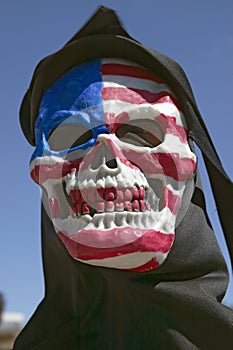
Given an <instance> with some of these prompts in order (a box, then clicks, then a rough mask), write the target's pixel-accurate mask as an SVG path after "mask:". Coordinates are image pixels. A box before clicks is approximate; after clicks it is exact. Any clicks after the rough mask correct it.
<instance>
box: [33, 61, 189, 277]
mask: <svg viewBox="0 0 233 350" xmlns="http://www.w3.org/2000/svg"><path fill="white" fill-rule="evenodd" d="M35 133H36V149H35V151H34V153H33V155H32V158H31V163H30V171H31V177H32V179H33V180H34V181H35V182H36V183H38V184H39V185H40V186H41V187H42V188H43V189H44V190H45V192H46V194H47V195H46V196H47V197H46V201H47V203H45V207H47V208H48V211H49V215H50V217H51V220H52V222H53V225H54V228H55V231H56V233H57V235H58V236H59V238H60V239H61V241H62V242H63V243H64V245H65V247H66V248H67V250H68V252H69V253H70V255H71V256H72V257H73V258H74V259H77V260H80V261H82V262H84V263H87V264H92V265H98V266H105V267H110V268H118V269H126V270H131V271H142V272H143V271H148V270H151V269H156V268H158V267H159V266H160V265H161V264H162V263H163V262H164V260H165V259H166V257H167V255H168V253H169V251H170V250H171V248H172V244H173V242H174V238H175V227H176V226H177V225H178V224H179V222H180V221H181V220H182V218H183V216H184V215H185V213H186V209H187V207H188V204H189V201H190V199H191V196H192V189H193V174H194V171H195V168H196V156H195V154H194V153H193V152H192V151H191V150H190V147H189V144H188V142H187V133H186V127H185V122H184V118H183V115H182V111H180V109H179V106H178V104H177V102H176V99H175V97H174V95H173V93H172V91H171V90H170V89H169V87H168V86H167V85H166V84H165V82H163V81H161V80H160V79H159V78H157V77H155V76H154V75H152V74H151V73H150V72H148V71H147V70H145V69H143V68H142V67H139V66H137V65H135V64H134V63H132V62H127V61H123V60H117V59H102V60H96V61H92V62H88V63H85V64H83V65H81V66H78V67H75V68H74V69H72V70H70V71H69V72H67V73H66V74H65V75H64V76H62V77H61V78H60V79H59V80H57V81H56V82H55V83H54V84H53V85H52V86H51V87H50V88H49V89H48V90H47V91H46V92H45V94H44V95H43V98H42V101H41V104H40V110H39V115H38V118H37V121H36V127H35Z"/></svg>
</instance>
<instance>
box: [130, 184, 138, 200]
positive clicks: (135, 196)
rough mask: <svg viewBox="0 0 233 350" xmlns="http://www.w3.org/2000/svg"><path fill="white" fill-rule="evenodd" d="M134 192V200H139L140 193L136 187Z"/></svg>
mask: <svg viewBox="0 0 233 350" xmlns="http://www.w3.org/2000/svg"><path fill="white" fill-rule="evenodd" d="M132 192H133V199H139V191H138V188H137V187H136V186H133V190H132Z"/></svg>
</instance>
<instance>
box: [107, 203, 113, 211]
mask: <svg viewBox="0 0 233 350" xmlns="http://www.w3.org/2000/svg"><path fill="white" fill-rule="evenodd" d="M106 211H107V212H113V211H114V203H113V202H106Z"/></svg>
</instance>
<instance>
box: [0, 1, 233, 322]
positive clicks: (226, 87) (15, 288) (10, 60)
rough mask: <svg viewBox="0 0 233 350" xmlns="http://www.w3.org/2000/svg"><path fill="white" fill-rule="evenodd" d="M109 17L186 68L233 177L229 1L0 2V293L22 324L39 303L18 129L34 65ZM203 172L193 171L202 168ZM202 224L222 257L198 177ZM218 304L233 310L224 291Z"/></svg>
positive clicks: (232, 5) (34, 219)
mask: <svg viewBox="0 0 233 350" xmlns="http://www.w3.org/2000/svg"><path fill="white" fill-rule="evenodd" d="M100 4H102V5H105V6H108V7H111V8H113V9H115V10H116V11H117V12H118V14H119V15H120V17H121V18H122V21H123V23H124V25H125V27H126V29H127V30H128V32H129V33H130V34H131V36H133V37H134V38H136V39H137V40H138V41H140V42H142V43H143V44H144V45H146V46H148V47H151V48H153V49H155V50H157V51H160V52H162V53H164V54H167V55H168V56H171V57H173V58H174V59H176V60H177V61H178V62H179V63H180V64H181V65H182V66H183V68H184V69H185V71H186V73H187V75H188V77H189V79H190V81H191V84H192V87H193V90H194V94H195V96H196V99H197V102H198V105H199V108H200V110H201V112H202V115H203V118H204V120H205V122H206V124H207V126H208V129H209V132H210V134H211V136H212V138H213V140H214V143H215V146H216V148H217V150H218V153H219V155H220V157H221V159H222V163H223V165H224V167H225V170H226V171H227V173H228V174H229V176H230V177H231V178H233V161H232V160H233V159H232V150H233V118H232V111H233V1H232V0H204V1H203V0H166V1H157V0H144V1H142V0H127V1H123V0H122V1H121V0H109V1H107V0H103V1H102V2H99V1H96V0H88V1H83V0H65V1H64V0H40V1H36V0H20V1H13V0H9V1H1V4H0V27H1V29H0V43H1V65H0V84H1V90H0V91H1V93H0V100H1V105H0V108H1V123H2V124H1V138H0V149H1V150H2V151H1V152H2V162H1V164H2V165H1V172H0V176H1V182H0V183H1V186H2V188H1V197H0V210H1V235H0V291H1V292H2V293H3V294H4V296H5V300H6V311H14V312H16V311H17V312H22V313H23V314H24V315H25V321H27V320H28V318H29V317H30V315H31V314H32V313H33V311H34V309H35V308H36V306H37V305H38V303H39V301H40V300H41V298H42V297H43V292H44V288H43V272H42V262H41V251H40V191H39V188H37V186H36V185H35V184H34V183H33V182H32V180H31V179H30V177H29V168H28V163H29V159H30V155H31V153H32V151H33V148H32V147H31V146H30V145H29V144H27V142H26V140H25V139H24V137H23V134H22V133H21V130H20V127H19V122H18V111H19V106H20V103H21V99H22V97H23V95H24V93H25V91H26V89H27V87H28V84H29V82H30V79H31V75H32V73H33V70H34V68H35V66H36V64H37V63H38V62H39V60H40V59H42V58H43V57H44V56H46V55H48V54H50V53H52V52H54V51H56V50H58V49H59V48H60V47H62V46H63V45H64V44H65V43H66V41H68V40H69V39H70V37H71V36H72V35H73V34H74V33H75V32H76V31H77V30H78V29H79V28H80V27H81V26H82V25H83V24H84V23H85V22H86V20H87V19H88V18H89V17H90V16H91V14H92V13H93V12H94V11H95V10H96V8H97V7H98V6H99V5H100ZM201 169H202V167H201ZM201 173H202V175H203V183H204V186H205V187H206V188H207V201H208V210H209V215H210V218H211V220H212V222H213V225H214V227H215V231H216V234H217V237H218V239H219V242H220V245H221V247H222V248H223V251H224V254H225V248H224V245H223V243H222V238H221V230H220V227H219V224H218V221H217V215H216V209H215V204H214V202H213V200H212V198H211V196H210V191H209V185H208V183H207V181H206V176H205V173H204V172H203V171H202V172H201ZM226 301H227V302H228V303H229V302H232V303H233V288H231V289H230V290H229V292H228V294H227V298H226Z"/></svg>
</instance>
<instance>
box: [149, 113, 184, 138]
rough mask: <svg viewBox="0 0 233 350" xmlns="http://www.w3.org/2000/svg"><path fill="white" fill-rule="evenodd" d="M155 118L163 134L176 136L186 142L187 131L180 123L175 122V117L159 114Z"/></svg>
mask: <svg viewBox="0 0 233 350" xmlns="http://www.w3.org/2000/svg"><path fill="white" fill-rule="evenodd" d="M155 120H156V121H157V122H158V123H159V124H160V125H161V126H162V128H163V130H164V131H165V134H170V135H174V136H178V137H179V139H180V140H181V141H182V142H183V143H187V142H188V140H187V131H186V130H185V128H184V127H183V126H181V125H177V124H176V118H175V117H171V116H167V115H164V114H161V115H159V116H157V117H156V118H155Z"/></svg>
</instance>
